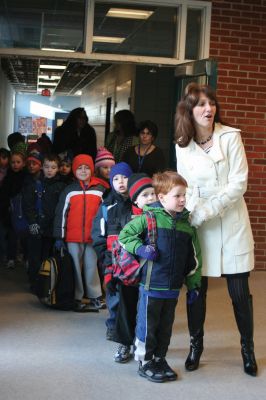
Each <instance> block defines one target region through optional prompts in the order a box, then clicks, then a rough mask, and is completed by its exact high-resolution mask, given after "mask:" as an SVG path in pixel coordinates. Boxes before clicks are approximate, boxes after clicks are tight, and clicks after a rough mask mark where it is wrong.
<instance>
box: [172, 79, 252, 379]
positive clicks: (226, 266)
mask: <svg viewBox="0 0 266 400" xmlns="http://www.w3.org/2000/svg"><path fill="white" fill-rule="evenodd" d="M176 158H177V170H178V172H179V173H180V174H181V175H182V176H183V177H184V178H185V179H186V181H187V183H188V190H187V206H186V207H187V208H188V210H190V212H191V214H190V215H191V224H192V225H194V226H196V227H198V235H199V240H200V244H201V248H202V260H203V266H202V286H201V290H200V294H199V296H198V298H197V300H196V301H195V302H194V303H192V304H188V305H187V311H188V326H189V332H190V340H191V342H190V352H189V355H188V357H187V360H186V363H185V366H186V369H187V370H189V371H193V370H195V369H197V368H198V365H199V360H200V356H201V353H202V351H203V325H204V320H205V312H206V293H207V286H208V277H220V276H222V277H225V278H226V280H227V286H228V291H229V295H230V297H231V299H232V304H233V309H234V314H235V319H236V323H237V326H238V330H239V333H240V338H241V339H240V342H241V353H242V358H243V364H244V371H245V372H246V373H247V374H249V375H252V376H256V374H257V364H256V360H255V355H254V342H253V305H252V296H251V294H250V292H249V284H248V278H249V272H250V271H251V270H252V269H253V268H254V241H253V236H252V231H251V226H250V221H249V216H248V211H247V207H246V203H245V200H244V197H243V195H244V193H245V191H246V189H247V179H248V165H247V160H246V155H245V150H244V146H243V143H242V140H241V134H240V130H239V129H235V128H233V127H230V126H225V125H222V124H221V122H220V116H219V104H218V102H217V98H216V94H215V92H214V91H213V90H212V89H211V88H210V87H208V86H203V85H198V84H196V83H190V84H189V85H188V86H187V87H186V90H185V94H184V97H183V99H182V100H181V101H180V102H179V104H178V106H177V112H176ZM218 312H219V310H217V315H218ZM221 317H222V316H220V318H221Z"/></svg>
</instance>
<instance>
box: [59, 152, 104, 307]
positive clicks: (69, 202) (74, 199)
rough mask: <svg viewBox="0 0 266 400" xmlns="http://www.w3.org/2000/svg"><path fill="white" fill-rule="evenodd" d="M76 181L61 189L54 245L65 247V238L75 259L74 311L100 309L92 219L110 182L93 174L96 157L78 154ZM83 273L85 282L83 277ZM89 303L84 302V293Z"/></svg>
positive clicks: (75, 169)
mask: <svg viewBox="0 0 266 400" xmlns="http://www.w3.org/2000/svg"><path fill="white" fill-rule="evenodd" d="M72 170H73V174H74V176H75V181H74V182H73V183H71V184H70V185H68V186H67V187H66V188H65V190H64V191H63V192H62V193H61V195H60V198H59V202H58V205H57V207H56V212H55V221H54V237H55V238H56V239H57V240H56V242H55V247H56V248H57V249H58V250H61V249H62V248H64V246H65V244H64V240H65V242H66V244H67V248H68V251H69V253H70V254H71V256H72V258H73V262H74V274H75V304H74V311H77V312H88V311H94V312H98V311H99V309H100V308H102V304H101V302H100V297H101V295H102V290H101V284H100V279H99V274H98V269H97V256H96V253H95V251H94V249H93V247H92V236H91V230H92V223H93V220H94V218H95V215H96V213H97V211H98V208H99V206H100V204H101V201H102V195H103V192H104V190H105V189H107V188H109V184H108V183H107V182H105V181H104V180H103V179H100V178H97V177H95V176H93V174H94V164H93V159H92V158H91V157H90V156H89V155H87V154H79V155H77V156H76V157H74V159H73V163H72ZM82 271H83V275H84V285H83V279H82ZM85 294H86V296H87V297H88V298H89V299H90V303H89V304H84V303H82V299H83V297H84V295H85Z"/></svg>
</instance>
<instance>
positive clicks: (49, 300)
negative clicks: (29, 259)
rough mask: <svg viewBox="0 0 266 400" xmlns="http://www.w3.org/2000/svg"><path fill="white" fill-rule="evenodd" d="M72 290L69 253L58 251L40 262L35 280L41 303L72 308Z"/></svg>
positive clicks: (72, 280) (71, 262)
mask: <svg viewBox="0 0 266 400" xmlns="http://www.w3.org/2000/svg"><path fill="white" fill-rule="evenodd" d="M74 291H75V285H74V268H73V260H72V257H71V255H70V254H69V253H67V252H66V251H65V252H62V253H58V254H55V255H54V256H53V257H49V258H47V259H46V260H44V261H43V262H42V265H41V268H40V270H39V272H38V277H37V281H36V294H37V297H38V298H39V300H40V302H41V303H42V304H44V305H45V306H48V307H51V308H56V309H59V310H72V309H73V305H74Z"/></svg>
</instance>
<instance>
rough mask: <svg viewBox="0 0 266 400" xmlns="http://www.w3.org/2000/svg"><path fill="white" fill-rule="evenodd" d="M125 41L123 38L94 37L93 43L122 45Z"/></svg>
mask: <svg viewBox="0 0 266 400" xmlns="http://www.w3.org/2000/svg"><path fill="white" fill-rule="evenodd" d="M124 40H125V38H123V37H112V36H93V42H103V43H122V42H123V41H124Z"/></svg>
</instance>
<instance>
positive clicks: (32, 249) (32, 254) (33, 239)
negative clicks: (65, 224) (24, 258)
mask: <svg viewBox="0 0 266 400" xmlns="http://www.w3.org/2000/svg"><path fill="white" fill-rule="evenodd" d="M53 243H54V240H53V238H50V237H44V236H41V235H30V234H29V235H28V262H29V269H28V274H29V281H30V285H31V286H34V284H35V282H36V278H37V276H38V272H39V269H40V267H41V263H42V262H43V261H44V260H45V259H46V258H48V257H50V256H51V255H52V251H53Z"/></svg>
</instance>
